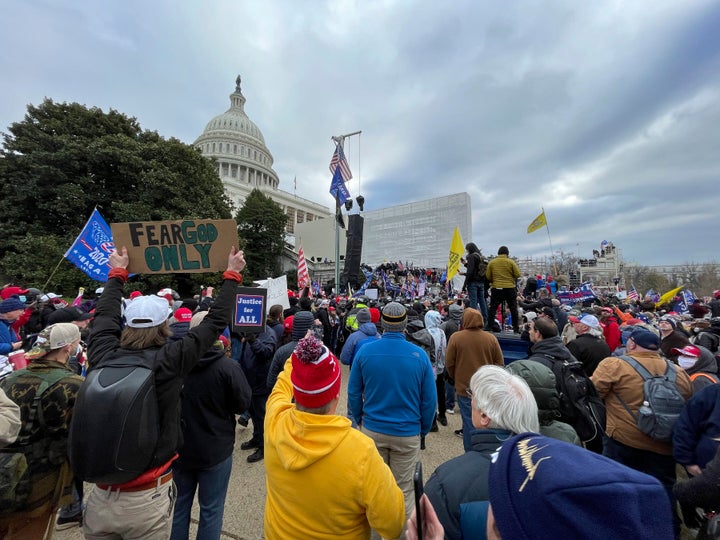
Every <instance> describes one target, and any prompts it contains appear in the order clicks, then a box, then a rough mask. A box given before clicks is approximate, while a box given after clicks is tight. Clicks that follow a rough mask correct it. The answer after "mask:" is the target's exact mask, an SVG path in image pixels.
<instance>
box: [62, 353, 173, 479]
mask: <svg viewBox="0 0 720 540" xmlns="http://www.w3.org/2000/svg"><path fill="white" fill-rule="evenodd" d="M156 363H157V349H146V350H142V351H137V352H135V353H134V354H129V352H128V351H124V353H123V354H120V355H118V356H116V357H111V358H109V359H107V360H103V361H101V362H100V363H99V364H98V365H97V366H96V367H94V368H93V369H91V370H90V371H89V372H88V375H87V378H86V379H85V381H84V382H83V384H82V386H81V387H80V391H79V393H78V397H77V401H76V402H75V408H74V410H73V417H72V422H71V424H70V441H69V447H70V464H71V465H72V470H73V472H74V473H75V476H76V477H78V478H81V479H82V480H84V481H86V482H92V483H99V484H122V483H125V482H129V481H130V480H133V479H134V478H137V477H138V476H139V475H140V474H142V473H143V472H145V471H147V470H148V469H149V468H150V463H151V462H152V460H153V458H154V456H155V449H156V447H157V443H158V436H159V431H160V424H159V422H160V414H159V411H158V403H157V396H156V393H155V367H156Z"/></svg>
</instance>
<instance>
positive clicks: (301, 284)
mask: <svg viewBox="0 0 720 540" xmlns="http://www.w3.org/2000/svg"><path fill="white" fill-rule="evenodd" d="M297 272H298V277H297V281H298V290H300V291H302V290H303V289H304V288H305V287H307V286H308V285H310V274H309V273H308V267H307V263H306V262H305V253H304V252H303V248H302V246H300V249H299V250H298V270H297ZM310 290H311V292H312V289H310Z"/></svg>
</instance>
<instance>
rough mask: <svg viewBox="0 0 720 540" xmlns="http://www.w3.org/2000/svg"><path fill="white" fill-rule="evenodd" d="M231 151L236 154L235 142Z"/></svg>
mask: <svg viewBox="0 0 720 540" xmlns="http://www.w3.org/2000/svg"><path fill="white" fill-rule="evenodd" d="M233 153H234V154H237V144H234V145H233Z"/></svg>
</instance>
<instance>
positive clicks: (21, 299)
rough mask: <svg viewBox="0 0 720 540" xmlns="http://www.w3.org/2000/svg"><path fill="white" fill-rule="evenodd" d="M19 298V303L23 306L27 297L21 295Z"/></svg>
mask: <svg viewBox="0 0 720 540" xmlns="http://www.w3.org/2000/svg"><path fill="white" fill-rule="evenodd" d="M19 298H20V301H21V302H22V303H23V304H24V303H25V302H27V297H26V296H25V295H21V296H20V297H19Z"/></svg>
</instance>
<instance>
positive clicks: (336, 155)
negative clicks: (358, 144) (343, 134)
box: [330, 142, 352, 182]
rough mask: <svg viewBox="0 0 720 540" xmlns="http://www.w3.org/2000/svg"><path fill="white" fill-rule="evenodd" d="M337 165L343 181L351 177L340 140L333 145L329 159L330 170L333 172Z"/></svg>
mask: <svg viewBox="0 0 720 540" xmlns="http://www.w3.org/2000/svg"><path fill="white" fill-rule="evenodd" d="M337 167H340V174H342V177H343V180H344V181H345V182H347V181H348V180H350V179H351V178H352V173H351V172H350V165H348V162H347V159H346V158H345V152H343V145H342V142H339V143H337V144H336V145H335V152H333V155H332V159H331V160H330V172H331V173H332V174H335V169H336V168H337Z"/></svg>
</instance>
